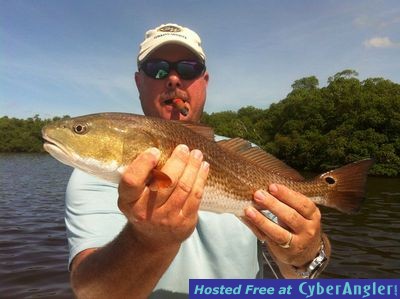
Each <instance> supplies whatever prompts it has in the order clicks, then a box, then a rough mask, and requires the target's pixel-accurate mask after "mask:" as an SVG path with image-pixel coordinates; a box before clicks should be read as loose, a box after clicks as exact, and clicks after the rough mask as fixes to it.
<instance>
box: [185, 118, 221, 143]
mask: <svg viewBox="0 0 400 299" xmlns="http://www.w3.org/2000/svg"><path fill="white" fill-rule="evenodd" d="M178 123H179V124H181V125H182V126H184V127H186V128H188V129H190V130H192V131H194V132H196V133H197V134H200V135H201V136H203V137H206V138H207V139H209V140H212V141H214V129H213V128H211V127H209V126H206V125H203V124H199V123H192V122H183V121H179V122H178Z"/></svg>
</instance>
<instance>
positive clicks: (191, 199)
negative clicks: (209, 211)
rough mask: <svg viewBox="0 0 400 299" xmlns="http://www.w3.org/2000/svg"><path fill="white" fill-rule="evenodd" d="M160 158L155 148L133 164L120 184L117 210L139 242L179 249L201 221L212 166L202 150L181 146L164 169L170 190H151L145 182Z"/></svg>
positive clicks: (150, 247) (149, 247) (152, 248)
mask: <svg viewBox="0 0 400 299" xmlns="http://www.w3.org/2000/svg"><path fill="white" fill-rule="evenodd" d="M159 157H160V152H159V150H158V149H156V148H151V149H148V150H146V151H145V152H144V153H142V154H141V155H139V156H138V157H137V158H136V159H135V161H133V162H132V163H131V165H130V166H129V167H128V169H127V170H126V172H125V173H124V175H123V177H122V179H121V182H120V184H119V189H118V192H119V199H118V207H119V208H120V210H121V211H122V212H123V213H124V214H125V216H126V217H127V219H128V221H129V224H130V226H131V228H132V230H133V233H134V234H133V236H135V239H136V241H138V242H141V243H142V245H143V246H145V247H147V248H148V249H149V250H157V248H159V247H160V246H163V247H164V246H165V247H168V246H178V247H179V246H180V244H181V243H182V242H183V241H184V240H185V239H186V238H188V237H189V236H190V235H191V234H192V232H193V230H194V229H195V226H196V224H197V220H198V215H197V214H198V209H199V205H200V200H201V197H202V194H203V190H204V186H205V184H206V180H207V175H208V171H209V164H208V163H207V162H205V161H203V154H202V153H201V152H200V151H199V150H192V151H191V152H189V149H188V147H187V146H186V145H178V146H177V147H176V148H175V150H174V152H173V153H172V155H171V157H170V158H169V159H168V160H167V162H166V163H165V165H164V166H163V168H162V169H161V171H162V172H164V173H165V174H166V175H168V176H169V177H170V178H171V180H172V184H171V186H170V187H168V188H165V189H160V190H158V191H151V190H150V189H149V187H148V186H147V185H146V183H147V182H148V180H149V177H150V174H151V171H152V170H153V169H154V168H155V166H156V165H157V163H158V160H159Z"/></svg>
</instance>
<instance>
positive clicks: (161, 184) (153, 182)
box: [148, 169, 172, 191]
mask: <svg viewBox="0 0 400 299" xmlns="http://www.w3.org/2000/svg"><path fill="white" fill-rule="evenodd" d="M171 185H172V180H171V178H170V177H169V176H168V175H166V174H165V173H164V172H162V171H160V170H157V169H154V170H152V172H151V177H150V180H149V183H148V186H149V189H150V190H151V191H158V190H160V189H164V188H168V187H170V186H171Z"/></svg>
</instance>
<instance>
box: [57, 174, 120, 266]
mask: <svg viewBox="0 0 400 299" xmlns="http://www.w3.org/2000/svg"><path fill="white" fill-rule="evenodd" d="M117 201H118V191H117V185H116V184H113V183H109V182H107V181H103V180H101V179H98V178H96V177H94V176H91V175H89V174H86V173H84V172H82V171H80V170H77V169H75V170H74V171H73V173H72V175H71V178H70V180H69V182H68V186H67V190H66V195H65V205H66V207H65V225H66V230H67V238H68V246H69V260H68V268H70V265H71V262H72V260H73V258H74V257H75V256H76V255H77V254H78V253H79V252H81V251H83V250H85V249H88V248H97V247H102V246H104V245H106V244H107V243H109V242H110V241H112V240H113V239H114V238H115V237H116V236H117V235H118V234H119V232H120V231H121V230H122V228H123V227H124V225H125V224H126V218H125V216H124V215H123V214H122V213H121V211H120V210H119V209H118V204H117Z"/></svg>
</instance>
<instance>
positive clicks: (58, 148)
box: [42, 133, 76, 167]
mask: <svg viewBox="0 0 400 299" xmlns="http://www.w3.org/2000/svg"><path fill="white" fill-rule="evenodd" d="M42 138H43V140H44V141H45V142H44V144H43V148H44V150H45V151H46V152H48V153H49V154H50V155H52V156H53V157H54V158H56V159H57V160H59V161H60V162H62V163H64V164H66V165H69V166H72V167H76V166H75V163H74V161H75V160H76V159H75V157H74V155H72V154H71V152H70V151H68V150H67V149H66V148H65V147H64V146H63V145H62V144H61V143H59V142H57V141H56V140H54V139H52V138H50V137H49V136H47V135H46V133H42Z"/></svg>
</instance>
